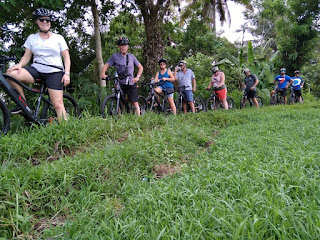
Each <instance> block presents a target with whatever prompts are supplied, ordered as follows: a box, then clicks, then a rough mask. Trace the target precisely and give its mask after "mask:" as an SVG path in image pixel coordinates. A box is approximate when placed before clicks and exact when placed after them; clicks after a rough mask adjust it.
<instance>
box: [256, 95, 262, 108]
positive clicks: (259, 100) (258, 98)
mask: <svg viewBox="0 0 320 240" xmlns="http://www.w3.org/2000/svg"><path fill="white" fill-rule="evenodd" d="M257 101H258V105H259V107H261V106H263V100H262V97H260V96H257Z"/></svg>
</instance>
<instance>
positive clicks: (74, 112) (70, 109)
mask: <svg viewBox="0 0 320 240" xmlns="http://www.w3.org/2000/svg"><path fill="white" fill-rule="evenodd" d="M43 102H44V105H43V108H42V111H41V119H49V118H56V117H57V113H56V110H55V109H54V107H53V105H52V103H51V102H50V100H49V101H44V100H43ZM63 105H64V108H65V110H66V114H67V118H68V119H69V117H70V116H73V117H79V116H80V109H79V106H78V103H77V102H76V101H75V100H74V99H73V97H71V96H70V95H69V94H66V93H64V94H63Z"/></svg>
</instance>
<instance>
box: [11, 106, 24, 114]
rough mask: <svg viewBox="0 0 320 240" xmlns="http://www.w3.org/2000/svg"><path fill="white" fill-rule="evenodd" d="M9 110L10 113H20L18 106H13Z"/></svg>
mask: <svg viewBox="0 0 320 240" xmlns="http://www.w3.org/2000/svg"><path fill="white" fill-rule="evenodd" d="M10 112H11V114H18V113H21V112H22V110H21V108H20V107H19V106H15V107H14V108H13V109H12V110H11V111H10Z"/></svg>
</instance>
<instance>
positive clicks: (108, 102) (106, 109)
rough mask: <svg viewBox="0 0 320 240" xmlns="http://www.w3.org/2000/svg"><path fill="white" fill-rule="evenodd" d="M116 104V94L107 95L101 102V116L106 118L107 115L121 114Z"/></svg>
mask: <svg viewBox="0 0 320 240" xmlns="http://www.w3.org/2000/svg"><path fill="white" fill-rule="evenodd" d="M120 102H121V101H120ZM116 106H117V98H116V96H114V95H108V96H106V97H105V99H104V100H103V102H102V104H101V110H100V114H101V116H102V117H103V118H105V117H106V116H107V115H109V116H113V115H117V114H119V111H116ZM120 108H121V106H120Z"/></svg>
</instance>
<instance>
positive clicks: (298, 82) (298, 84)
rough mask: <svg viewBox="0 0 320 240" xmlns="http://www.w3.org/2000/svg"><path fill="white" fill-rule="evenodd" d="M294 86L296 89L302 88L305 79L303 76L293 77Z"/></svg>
mask: <svg viewBox="0 0 320 240" xmlns="http://www.w3.org/2000/svg"><path fill="white" fill-rule="evenodd" d="M292 80H293V82H292V88H293V89H294V90H301V84H302V83H303V80H302V78H301V77H293V78H292Z"/></svg>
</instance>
